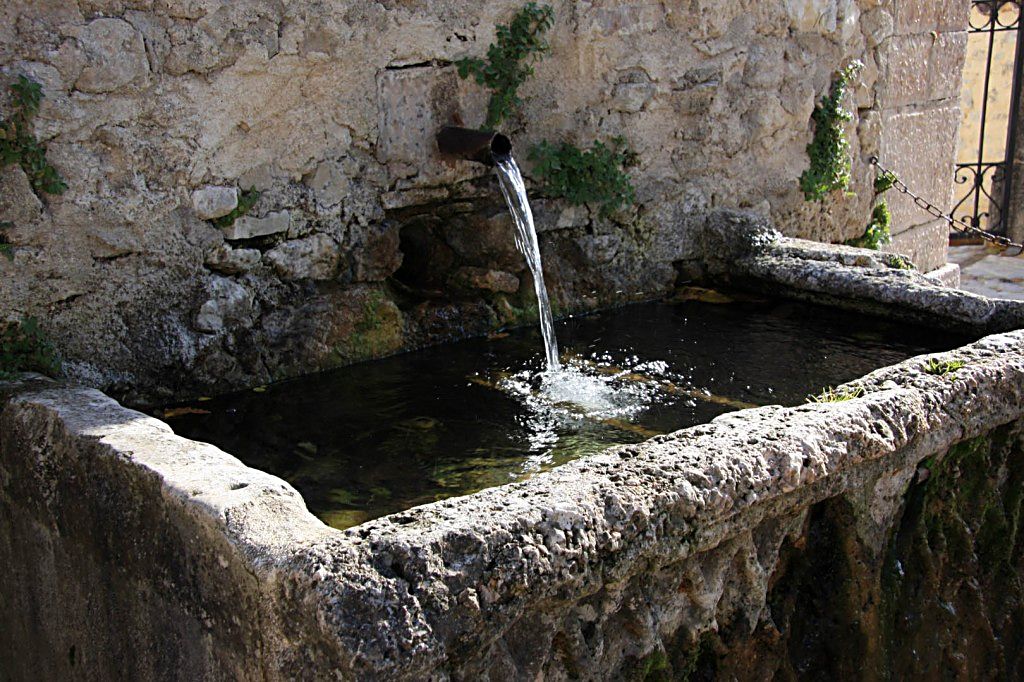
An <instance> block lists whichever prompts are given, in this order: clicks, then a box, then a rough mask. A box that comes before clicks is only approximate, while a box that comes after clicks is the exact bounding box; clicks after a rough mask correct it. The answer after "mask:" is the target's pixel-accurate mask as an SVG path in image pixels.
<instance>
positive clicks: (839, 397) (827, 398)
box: [807, 386, 864, 403]
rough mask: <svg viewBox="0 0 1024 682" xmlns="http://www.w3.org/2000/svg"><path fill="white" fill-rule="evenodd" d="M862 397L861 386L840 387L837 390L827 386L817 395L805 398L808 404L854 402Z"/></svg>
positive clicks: (862, 390) (862, 389)
mask: <svg viewBox="0 0 1024 682" xmlns="http://www.w3.org/2000/svg"><path fill="white" fill-rule="evenodd" d="M862 395H864V388H863V387H862V386H840V387H839V388H833V387H831V386H829V387H828V388H825V389H823V390H822V392H821V393H819V394H818V395H809V396H807V402H809V403H845V402H847V401H848V400H854V399H856V398H860V397H861V396H862Z"/></svg>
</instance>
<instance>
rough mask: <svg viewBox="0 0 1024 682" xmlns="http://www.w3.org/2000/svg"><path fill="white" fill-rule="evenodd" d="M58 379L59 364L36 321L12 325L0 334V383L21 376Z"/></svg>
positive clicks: (24, 320)
mask: <svg viewBox="0 0 1024 682" xmlns="http://www.w3.org/2000/svg"><path fill="white" fill-rule="evenodd" d="M28 371H33V372H41V373H43V374H49V375H51V376H56V375H57V374H59V373H60V360H59V359H58V358H57V352H56V351H55V350H54V347H53V344H51V343H50V341H49V340H48V339H47V338H46V335H45V334H44V333H43V330H42V329H41V328H40V327H39V321H38V320H36V318H34V317H25V318H22V319H21V320H20V321H19V322H10V323H8V324H7V325H6V326H4V327H3V328H2V330H0V379H12V378H14V377H15V376H16V375H18V374H19V373H21V372H28Z"/></svg>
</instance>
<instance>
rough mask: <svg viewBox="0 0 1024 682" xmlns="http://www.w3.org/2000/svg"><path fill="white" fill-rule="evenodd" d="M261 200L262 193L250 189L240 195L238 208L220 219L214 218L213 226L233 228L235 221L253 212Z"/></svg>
mask: <svg viewBox="0 0 1024 682" xmlns="http://www.w3.org/2000/svg"><path fill="white" fill-rule="evenodd" d="M259 200H260V192H259V191H258V190H257V189H256V188H255V187H250V188H249V189H247V190H245V191H244V192H242V193H240V194H239V195H238V206H235V208H234V209H232V211H231V213H228V214H227V215H223V216H221V217H220V218H214V219H213V221H212V222H213V224H214V225H216V226H217V227H231V226H232V225H234V224H235V221H236V220H238V219H239V218H241V217H242V216H244V215H245V214H246V213H248V212H249V211H251V210H252V207H253V206H255V205H256V202H257V201H259Z"/></svg>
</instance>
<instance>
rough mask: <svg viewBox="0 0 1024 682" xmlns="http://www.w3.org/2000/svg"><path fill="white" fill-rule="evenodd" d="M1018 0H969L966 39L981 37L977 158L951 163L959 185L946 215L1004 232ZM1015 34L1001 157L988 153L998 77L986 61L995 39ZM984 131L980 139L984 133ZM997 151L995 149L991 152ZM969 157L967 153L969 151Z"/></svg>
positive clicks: (1020, 58)
mask: <svg viewBox="0 0 1024 682" xmlns="http://www.w3.org/2000/svg"><path fill="white" fill-rule="evenodd" d="M1022 4H1024V0H971V18H970V26H969V27H968V29H967V30H968V38H969V40H977V39H978V38H975V36H979V37H980V38H981V39H982V40H983V41H985V43H986V44H985V48H986V50H985V64H984V79H983V85H982V98H981V107H980V112H979V113H980V117H981V120H980V121H979V133H978V150H977V158H976V159H972V160H971V161H968V162H965V163H958V164H956V173H955V175H954V181H955V183H956V185H963V186H964V187H963V189H958V193H957V201H956V203H954V205H953V210H952V211H950V216H951V217H953V218H957V219H959V220H962V221H964V222H965V223H967V224H969V225H972V226H974V227H976V228H979V229H984V230H986V231H988V232H992V233H995V234H1003V235H1005V234H1006V222H1007V221H1006V217H1007V212H1008V210H1009V206H1010V190H1011V187H1012V184H1013V178H1012V175H1013V163H1012V159H1013V158H1014V154H1015V147H1016V141H1017V124H1018V121H1017V118H1018V116H1017V114H1018V110H1019V108H1020V96H1021V95H1020V91H1021V87H1022V80H1024V30H1021V23H1022V21H1021V6H1022ZM1010 31H1012V32H1014V33H1015V34H1016V41H1015V44H1016V49H1015V54H1014V62H1013V84H1012V87H1011V94H1010V102H1009V107H1010V110H1009V111H1008V112H1007V114H1008V125H1007V131H1006V144H1005V153H1004V154H1003V155H1002V156H1003V158H992V156H993V150H992V149H991V146H992V145H991V144H990V145H989V148H988V149H986V142H989V143H991V132H990V130H989V126H990V125H991V124H992V123H991V121H990V114H991V113H992V112H991V111H990V106H991V105H992V97H991V95H992V85H993V83H992V79H993V77H998V75H997V74H993V72H992V61H993V57H994V55H995V50H996V38H997V36H998V35H999V34H1002V33H1006V32H1010ZM987 135H988V136H989V137H988V138H987V139H986V136H987ZM996 153H998V152H996ZM972 156H973V154H972Z"/></svg>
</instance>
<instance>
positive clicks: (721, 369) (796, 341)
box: [170, 301, 965, 528]
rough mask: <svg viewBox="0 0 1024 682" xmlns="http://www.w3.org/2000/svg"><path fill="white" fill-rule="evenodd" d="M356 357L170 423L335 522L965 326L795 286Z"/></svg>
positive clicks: (856, 367) (703, 412) (850, 366)
mask: <svg viewBox="0 0 1024 682" xmlns="http://www.w3.org/2000/svg"><path fill="white" fill-rule="evenodd" d="M557 332H558V335H559V338H560V339H561V341H562V343H563V346H564V348H565V352H564V353H563V354H562V360H563V365H562V367H561V368H560V369H558V370H555V371H548V370H546V362H545V359H544V356H543V353H542V352H541V348H542V344H541V343H540V342H541V339H540V335H539V333H538V331H537V330H536V329H522V330H516V331H514V332H512V333H511V334H510V335H508V336H507V337H504V338H501V339H495V340H485V339H474V340H469V341H463V342H459V343H453V344H448V345H446V346H441V347H437V348H431V349H427V350H423V351H419V352H415V353H408V354H405V355H400V356H396V357H392V358H388V359H385V360H379V361H375V362H368V363H363V364H360V365H354V366H351V367H346V368H343V369H339V370H335V371H332V372H327V373H323V374H319V375H314V376H310V377H305V378H302V379H298V380H294V381H289V382H284V383H281V384H277V385H274V386H270V387H268V388H267V389H266V390H265V391H263V392H253V391H247V392H243V393H237V394H233V395H228V396H223V397H220V398H216V399H214V400H210V401H206V402H202V403H196V404H193V405H189V406H182V407H180V408H177V409H175V410H174V411H172V412H171V413H170V414H178V415H180V416H178V417H176V418H174V419H172V420H171V421H170V423H171V425H172V426H173V427H174V429H175V431H176V432H178V433H179V434H182V435H184V436H187V437H189V438H195V439H198V440H204V441H208V442H211V443H214V444H216V445H218V446H220V447H222V448H223V449H225V450H227V451H228V452H231V453H232V454H234V455H236V456H238V457H239V458H241V459H242V460H243V461H245V462H246V463H247V464H249V465H250V466H254V467H257V468H260V469H263V470H265V471H269V472H271V473H274V474H276V475H279V476H281V477H282V478H285V479H286V480H288V481H290V482H291V483H292V484H293V485H294V486H295V487H296V488H297V489H298V490H299V492H301V493H302V495H303V497H304V498H305V499H306V502H307V504H308V505H309V507H310V510H311V511H313V512H314V513H315V514H317V515H319V516H320V517H321V518H322V519H324V521H326V522H327V523H330V524H331V525H334V526H336V527H339V528H344V527H348V526H351V525H354V524H357V523H360V522H362V521H365V520H367V519H370V518H374V517H377V516H381V515H383V514H388V513H392V512H396V511H400V510H402V509H407V508H409V507H412V506H415V505H418V504H423V503H425V502H430V501H434V500H438V499H443V498H445V497H450V496H453V495H462V494H466V493H468V492H472V491H475V490H480V489H482V488H486V487H490V486H494V485H500V484H503V483H508V482H510V481H514V480H517V479H522V478H524V477H526V476H529V475H530V474H532V473H534V472H537V471H540V470H543V469H546V468H550V467H552V466H557V465H558V464H561V463H564V462H567V461H569V460H572V459H575V458H578V457H581V456H585V455H588V454H592V453H595V452H599V451H600V450H603V449H604V448H607V447H608V446H610V445H615V444H623V443H634V442H639V441H642V440H645V439H647V438H649V437H651V436H652V435H656V434H660V433H668V432H671V431H674V430H677V429H680V428H684V427H687V426H692V425H694V424H699V423H703V422H707V421H710V420H711V419H713V418H714V417H716V416H717V415H719V414H723V413H725V412H728V411H731V410H735V409H740V408H742V407H747V406H751V405H765V404H783V405H793V404H798V403H802V402H803V401H804V399H805V398H806V396H807V394H808V393H814V392H817V391H818V390H820V389H821V388H822V387H823V386H828V385H835V384H839V383H842V382H845V381H849V380H851V379H854V378H856V377H858V376H860V375H862V374H864V373H866V372H868V371H870V370H872V369H875V368H877V367H880V366H883V365H887V364H892V363H894V362H898V361H900V360H903V359H905V358H907V357H909V356H912V355H916V354H919V353H924V352H933V351H938V350H946V349H949V348H953V347H955V346H957V345H960V344H961V343H963V342H964V341H965V339H962V338H958V337H952V336H948V335H943V334H941V333H937V332H935V331H934V330H926V329H919V328H913V327H910V328H908V327H907V326H906V325H903V324H901V325H896V324H890V323H887V322H884V321H881V320H877V319H874V318H865V317H859V316H855V315H852V314H850V313H845V312H840V311H835V310H832V309H828V308H821V307H816V306H808V305H803V304H796V303H791V302H767V303H766V302H759V303H741V302H734V303H729V304H726V305H713V304H708V303H701V302H696V301H687V302H683V303H676V304H669V303H650V304H641V305H635V306H630V307H627V308H622V309H619V310H614V311H609V312H605V313H601V314H599V315H592V316H588V317H583V318H578V319H572V320H566V321H563V322H560V323H558V324H557Z"/></svg>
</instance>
